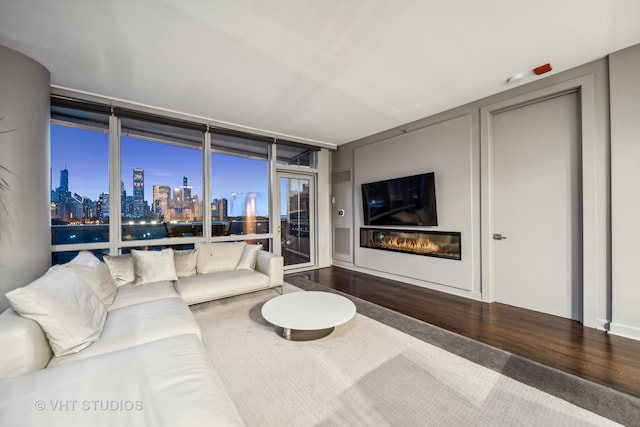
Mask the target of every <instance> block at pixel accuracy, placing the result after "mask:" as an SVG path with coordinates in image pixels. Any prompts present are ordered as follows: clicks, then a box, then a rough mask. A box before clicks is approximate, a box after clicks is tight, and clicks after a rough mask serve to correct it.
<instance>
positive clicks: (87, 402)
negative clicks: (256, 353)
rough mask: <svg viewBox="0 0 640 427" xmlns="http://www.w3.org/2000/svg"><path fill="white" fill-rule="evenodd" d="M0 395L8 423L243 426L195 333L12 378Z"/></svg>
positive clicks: (0, 417)
mask: <svg viewBox="0 0 640 427" xmlns="http://www.w3.org/2000/svg"><path fill="white" fill-rule="evenodd" d="M0 396H5V397H7V396H10V398H6V399H0V423H1V424H2V425H6V426H25V427H31V426H34V427H35V426H50V427H69V426H90V427H103V426H104V427H111V426H149V425H157V426H160V425H162V426H190V427H201V426H202V427H205V426H207V427H208V426H241V425H243V422H242V419H241V417H240V415H239V413H238V410H237V409H236V407H235V405H234V403H233V401H232V400H231V398H230V397H229V394H228V392H227V391H226V389H225V387H224V384H223V383H222V380H221V379H220V377H219V375H218V374H217V373H216V371H215V370H214V368H213V367H212V365H211V362H210V361H209V359H208V357H207V354H206V352H205V350H204V347H203V346H202V343H201V342H200V340H199V339H198V338H197V337H196V336H195V335H193V334H188V335H180V336H176V337H171V338H167V339H163V340H159V341H154V342H150V343H146V344H143V345H139V346H136V347H133V348H128V349H124V350H121V351H116V352H113V353H109V354H105V355H102V356H97V357H93V358H91V359H86V360H79V361H77V362H76V363H72V364H69V365H64V366H59V367H56V368H53V369H45V370H42V371H40V372H33V373H31V374H28V375H23V376H20V377H16V378H10V379H8V380H5V381H2V382H0ZM34 405H36V406H34ZM54 405H61V406H57V407H56V406H54ZM62 405H64V406H62Z"/></svg>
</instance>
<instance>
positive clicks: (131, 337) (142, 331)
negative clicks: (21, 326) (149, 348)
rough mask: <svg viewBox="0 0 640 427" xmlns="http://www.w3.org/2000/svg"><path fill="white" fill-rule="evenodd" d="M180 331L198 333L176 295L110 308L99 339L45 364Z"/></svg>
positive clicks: (114, 349) (163, 336) (150, 339)
mask: <svg viewBox="0 0 640 427" xmlns="http://www.w3.org/2000/svg"><path fill="white" fill-rule="evenodd" d="M182 334H196V335H197V336H199V337H200V336H201V332H200V327H199V326H198V324H197V323H196V321H195V319H194V318H193V314H192V313H191V311H190V310H189V307H187V305H186V304H185V303H184V301H182V298H180V297H178V296H176V297H173V298H163V299H159V300H155V301H149V302H145V303H141V304H135V305H129V306H127V307H122V308H119V309H117V310H111V311H110V312H109V315H108V316H107V321H106V322H105V324H104V330H103V331H102V335H101V336H100V339H99V340H98V341H96V342H94V343H93V344H92V345H90V346H89V347H87V348H85V349H84V350H82V351H81V352H78V353H75V354H70V355H68V356H63V357H54V358H53V359H51V362H49V365H48V366H49V367H52V366H58V365H62V364H66V363H69V362H73V361H77V360H80V359H86V358H88V357H93V356H97V355H99V354H105V353H110V352H113V351H117V350H122V349H123V348H128V347H133V346H136V345H140V344H144V343H147V342H151V341H155V340H159V339H164V338H168V337H173V336H177V335H182Z"/></svg>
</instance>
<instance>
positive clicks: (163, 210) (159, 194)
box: [153, 185, 171, 221]
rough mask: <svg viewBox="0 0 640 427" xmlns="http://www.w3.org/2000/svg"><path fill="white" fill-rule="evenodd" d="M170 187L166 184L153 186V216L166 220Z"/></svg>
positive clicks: (168, 216) (168, 217) (167, 217)
mask: <svg viewBox="0 0 640 427" xmlns="http://www.w3.org/2000/svg"><path fill="white" fill-rule="evenodd" d="M170 197H171V189H170V188H169V187H168V186H166V185H154V186H153V216H155V217H157V218H159V219H164V220H165V221H168V220H169V219H171V218H170V214H169V200H170Z"/></svg>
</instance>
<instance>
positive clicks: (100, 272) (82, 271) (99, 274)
mask: <svg viewBox="0 0 640 427" xmlns="http://www.w3.org/2000/svg"><path fill="white" fill-rule="evenodd" d="M65 266H66V267H67V268H70V269H72V270H73V271H74V272H75V273H76V274H77V275H78V276H80V278H82V280H84V281H85V283H86V284H87V285H89V286H90V287H91V289H93V291H94V292H95V293H96V295H98V298H100V300H101V301H102V304H104V306H105V307H109V306H110V305H111V304H112V303H113V299H114V298H115V297H116V294H117V293H118V286H117V285H116V282H114V281H113V278H112V277H111V274H109V269H108V268H107V266H106V265H105V264H104V263H103V262H100V260H99V259H98V258H97V257H96V256H95V255H94V254H92V253H91V252H89V251H80V252H78V255H76V257H75V258H74V259H72V260H71V261H70V262H69V263H67V264H65Z"/></svg>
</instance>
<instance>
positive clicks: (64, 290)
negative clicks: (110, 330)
mask: <svg viewBox="0 0 640 427" xmlns="http://www.w3.org/2000/svg"><path fill="white" fill-rule="evenodd" d="M6 296H7V299H8V300H9V303H10V304H11V307H12V308H13V310H14V311H15V312H16V313H18V314H20V315H21V316H23V317H26V318H29V319H32V320H35V321H36V322H38V324H39V325H40V327H41V328H42V329H43V330H44V332H45V334H46V335H47V339H48V340H49V345H50V346H51V349H52V350H53V354H55V355H56V356H63V355H65V354H71V353H77V352H78V351H80V350H82V349H83V348H85V347H87V346H88V345H89V344H91V343H92V342H94V341H96V340H97V339H98V338H99V337H100V334H101V333H102V328H103V327H104V322H105V320H106V318H107V311H106V310H105V308H104V305H103V304H102V301H100V298H98V296H97V295H96V294H95V292H93V290H92V289H91V288H90V287H89V285H87V284H86V283H85V282H84V281H83V280H82V279H81V278H80V276H78V275H77V274H76V273H74V272H73V270H71V269H70V268H66V267H64V266H62V265H54V266H53V267H51V268H50V269H49V271H47V272H46V273H45V275H44V276H42V277H40V278H39V279H36V280H35V281H33V282H32V283H30V284H29V285H27V286H25V287H23V288H17V289H14V290H12V291H10V292H7V294H6Z"/></svg>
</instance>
